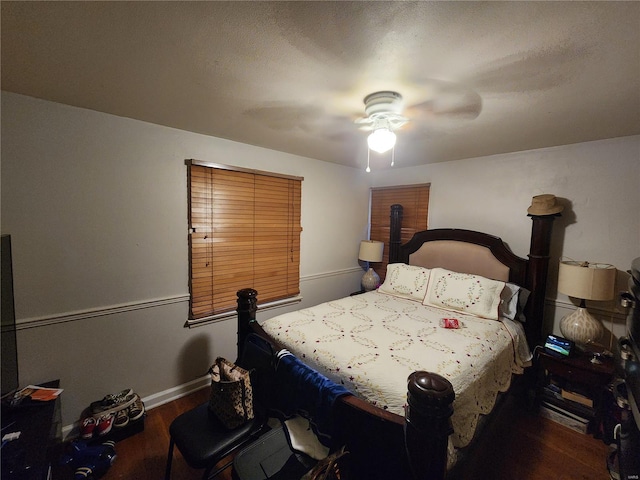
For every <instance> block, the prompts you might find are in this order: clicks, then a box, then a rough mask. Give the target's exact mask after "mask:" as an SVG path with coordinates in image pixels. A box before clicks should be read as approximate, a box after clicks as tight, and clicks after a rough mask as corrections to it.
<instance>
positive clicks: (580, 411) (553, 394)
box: [540, 375, 596, 433]
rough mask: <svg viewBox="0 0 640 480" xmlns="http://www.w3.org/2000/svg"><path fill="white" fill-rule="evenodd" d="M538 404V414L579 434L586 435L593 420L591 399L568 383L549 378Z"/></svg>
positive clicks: (593, 409)
mask: <svg viewBox="0 0 640 480" xmlns="http://www.w3.org/2000/svg"><path fill="white" fill-rule="evenodd" d="M548 380H549V381H548V383H547V384H546V385H545V386H544V388H543V392H542V398H541V402H540V414H541V415H542V416H544V417H546V418H549V419H550V420H553V421H554V422H557V423H560V424H562V425H565V426H567V427H569V428H571V429H573V430H576V431H578V432H581V433H588V431H589V426H590V424H591V422H592V420H593V419H594V418H595V414H596V410H595V408H594V405H593V399H592V398H591V397H590V396H589V395H588V394H587V393H586V392H584V391H581V390H580V389H579V388H577V387H576V386H574V385H571V384H570V383H569V382H563V381H562V380H558V379H556V378H554V377H553V376H552V375H550V376H549V379H548Z"/></svg>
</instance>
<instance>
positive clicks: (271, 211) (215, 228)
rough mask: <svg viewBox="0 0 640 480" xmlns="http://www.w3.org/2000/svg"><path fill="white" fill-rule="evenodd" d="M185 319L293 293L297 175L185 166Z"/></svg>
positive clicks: (297, 249) (296, 258)
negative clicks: (245, 294) (254, 298)
mask: <svg viewBox="0 0 640 480" xmlns="http://www.w3.org/2000/svg"><path fill="white" fill-rule="evenodd" d="M187 170H188V193H189V280H190V282H189V290H190V294H191V300H190V310H189V318H190V319H201V318H204V317H208V316H212V315H216V314H219V313H224V312H228V311H232V310H234V309H235V308H236V306H237V296H236V292H237V291H238V290H240V289H243V288H254V289H256V290H257V291H258V294H259V297H258V298H259V299H260V303H267V302H271V301H274V300H279V299H283V298H288V297H293V296H296V295H298V294H299V293H300V287H299V280H300V232H301V230H302V229H301V225H300V204H301V190H302V178H300V177H288V176H283V175H277V174H269V173H267V172H257V171H252V170H243V169H233V168H231V167H225V166H220V165H205V164H200V163H195V162H194V161H190V160H188V161H187Z"/></svg>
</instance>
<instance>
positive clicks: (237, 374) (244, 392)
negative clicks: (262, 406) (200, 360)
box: [209, 357, 253, 430]
mask: <svg viewBox="0 0 640 480" xmlns="http://www.w3.org/2000/svg"><path fill="white" fill-rule="evenodd" d="M209 374H210V375H211V394H210V396H209V411H211V412H212V413H214V414H215V416H216V417H218V420H220V422H221V423H222V424H223V425H224V426H225V427H226V428H228V429H229V430H231V429H234V428H237V427H239V426H240V425H242V424H243V423H245V422H247V421H249V420H251V419H252V418H253V390H252V388H251V378H250V372H249V371H247V370H245V369H244V368H241V367H239V366H238V365H236V364H235V363H232V362H230V361H228V360H227V359H225V358H223V357H218V358H216V361H215V363H214V364H213V365H212V366H211V368H209Z"/></svg>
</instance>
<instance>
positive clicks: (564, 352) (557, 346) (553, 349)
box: [544, 335, 574, 357]
mask: <svg viewBox="0 0 640 480" xmlns="http://www.w3.org/2000/svg"><path fill="white" fill-rule="evenodd" d="M544 348H545V350H546V351H547V352H549V353H555V354H556V355H560V356H563V357H568V356H569V355H571V354H572V353H573V348H574V343H573V342H572V341H571V340H567V339H566V338H562V337H559V336H557V335H549V336H548V337H547V339H546V340H545V342H544Z"/></svg>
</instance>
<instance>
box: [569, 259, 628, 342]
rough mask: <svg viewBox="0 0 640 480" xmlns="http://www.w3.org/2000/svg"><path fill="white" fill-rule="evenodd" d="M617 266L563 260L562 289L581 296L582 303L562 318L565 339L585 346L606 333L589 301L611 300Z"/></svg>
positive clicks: (571, 295) (576, 296)
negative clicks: (587, 304)
mask: <svg viewBox="0 0 640 480" xmlns="http://www.w3.org/2000/svg"><path fill="white" fill-rule="evenodd" d="M616 272H617V270H616V268H615V267H614V266H613V265H608V264H603V263H589V262H575V261H562V262H560V270H559V272H558V291H559V292H560V293H564V294H565V295H568V296H569V297H574V298H579V299H580V306H579V307H578V308H577V309H576V310H575V311H574V312H572V313H570V314H568V315H566V316H565V317H563V318H562V320H561V321H560V331H561V332H562V335H563V336H564V337H565V338H568V339H569V340H572V341H574V342H575V343H576V344H577V345H578V346H581V347H584V346H585V345H587V344H588V343H592V342H595V341H596V340H598V339H599V338H600V336H601V335H602V333H603V330H604V328H603V326H602V323H600V320H598V319H597V318H595V317H593V316H592V315H591V314H590V313H589V312H588V311H587V308H586V300H611V299H613V296H614V294H613V287H614V285H615V281H616Z"/></svg>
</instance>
